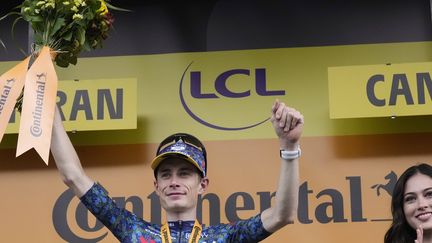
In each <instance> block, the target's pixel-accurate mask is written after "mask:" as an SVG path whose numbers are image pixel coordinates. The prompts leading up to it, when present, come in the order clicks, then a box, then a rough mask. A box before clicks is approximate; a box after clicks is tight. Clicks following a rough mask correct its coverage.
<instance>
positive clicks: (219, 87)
mask: <svg viewBox="0 0 432 243" xmlns="http://www.w3.org/2000/svg"><path fill="white" fill-rule="evenodd" d="M250 73H251V71H250V70H248V69H232V70H228V71H225V72H223V73H221V74H219V76H217V77H216V79H215V81H214V84H215V90H216V93H217V94H219V95H221V96H224V97H228V98H244V97H248V96H250V95H251V91H250V90H248V89H245V90H244V91H241V92H238V91H237V92H235V91H233V90H230V89H229V88H228V86H227V83H228V81H229V79H230V78H231V77H233V76H234V75H237V76H238V75H242V76H247V77H250V75H251V74H250ZM190 80H191V82H190V89H191V96H192V97H194V98H197V99H214V98H219V96H218V95H217V94H216V93H203V92H202V89H201V72H199V71H193V72H190ZM255 91H256V93H257V94H258V95H260V96H279V95H280V96H282V95H285V90H267V78H266V70H265V68H256V69H255Z"/></svg>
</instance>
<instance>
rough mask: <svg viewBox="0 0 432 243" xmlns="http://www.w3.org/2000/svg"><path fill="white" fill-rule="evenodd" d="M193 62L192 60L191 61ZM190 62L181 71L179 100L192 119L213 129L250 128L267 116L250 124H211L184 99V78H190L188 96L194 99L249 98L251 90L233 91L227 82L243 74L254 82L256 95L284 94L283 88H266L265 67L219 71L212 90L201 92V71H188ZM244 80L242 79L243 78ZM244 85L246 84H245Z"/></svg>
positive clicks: (260, 122) (262, 121)
mask: <svg viewBox="0 0 432 243" xmlns="http://www.w3.org/2000/svg"><path fill="white" fill-rule="evenodd" d="M192 63H193V62H192ZM192 63H190V64H189V65H188V66H187V68H186V69H185V71H184V72H183V75H182V77H181V80H180V87H179V96H180V101H181V103H182V106H183V108H184V109H185V111H186V112H187V113H188V114H189V116H191V117H192V118H193V119H195V120H196V121H197V122H199V123H201V124H203V125H205V126H207V127H211V128H214V129H219V130H231V131H234V130H243V129H248V128H252V127H255V126H258V125H260V124H262V123H264V122H266V121H267V120H268V119H269V118H265V119H264V120H261V121H258V122H256V121H254V122H251V123H252V124H250V125H247V126H242V127H225V126H220V125H217V124H212V123H210V122H207V121H205V120H204V119H203V118H201V117H199V116H198V115H196V114H195V113H194V112H193V111H192V109H191V108H190V106H189V105H188V104H187V103H186V101H185V93H184V91H183V83H184V82H185V80H190V96H191V97H193V98H195V99H215V100H216V99H220V98H230V99H240V98H249V97H250V96H251V90H250V89H247V88H245V89H244V90H242V91H237V92H236V91H233V90H231V89H230V88H229V87H228V85H227V83H228V81H229V80H230V79H231V78H232V77H233V76H237V77H238V76H243V77H244V78H245V79H246V80H248V81H249V82H253V83H254V84H255V92H256V94H257V95H258V96H284V95H285V90H268V89H267V78H266V69H265V68H255V69H231V70H226V71H223V72H221V73H220V74H219V75H218V76H216V77H215V79H214V81H213V82H214V88H215V89H214V92H207V93H204V92H202V82H203V80H202V78H201V76H202V75H201V71H191V72H188V70H189V68H190V66H191V65H192ZM253 74H254V76H255V80H253V77H252V75H253ZM243 80H244V79H243ZM245 86H246V85H245Z"/></svg>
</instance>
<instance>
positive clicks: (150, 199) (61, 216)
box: [53, 176, 368, 242]
mask: <svg viewBox="0 0 432 243" xmlns="http://www.w3.org/2000/svg"><path fill="white" fill-rule="evenodd" d="M345 180H346V182H347V183H348V187H347V188H348V190H349V191H348V192H347V193H342V192H341V191H340V190H338V189H336V188H324V189H323V190H321V191H318V192H317V193H316V194H315V192H314V190H313V189H312V188H310V186H309V183H308V182H307V181H306V182H304V183H302V184H301V185H300V187H299V204H298V205H299V207H298V211H297V219H298V222H299V223H300V224H311V223H314V222H315V221H316V222H317V223H320V224H329V223H346V222H349V221H350V222H366V221H368V218H366V217H365V216H364V215H363V201H362V180H361V177H360V176H348V177H345ZM274 197H275V192H269V191H261V192H256V193H255V196H254V195H252V194H250V193H248V192H234V193H232V194H231V195H229V196H228V198H227V199H226V201H225V202H223V201H221V199H220V197H219V196H218V195H217V194H214V193H208V194H206V195H205V196H202V197H201V196H200V197H199V198H198V205H197V219H198V220H199V221H201V222H203V218H204V217H203V211H207V212H208V213H209V215H205V219H206V220H208V222H210V223H209V225H216V224H220V223H221V220H220V219H221V213H222V212H224V213H225V216H226V218H227V219H228V221H230V222H235V221H238V220H242V219H246V218H249V217H251V216H253V215H255V214H256V213H257V212H256V211H257V209H259V211H260V212H263V211H264V210H266V209H268V208H270V207H271V205H272V204H273V203H274ZM73 198H75V197H74V194H73V192H72V191H71V190H70V189H68V190H66V191H65V192H64V193H62V195H60V197H59V198H58V199H57V201H56V203H55V205H54V209H53V224H54V228H55V229H56V231H57V233H58V234H59V235H60V237H61V238H63V239H64V240H65V241H67V242H98V241H99V240H102V239H103V238H104V237H105V236H106V234H107V229H105V228H104V226H103V225H102V224H101V223H100V222H99V221H97V222H96V224H94V223H93V224H92V225H90V224H89V222H88V220H89V219H88V216H89V215H88V214H89V213H88V211H87V210H86V208H85V207H84V206H83V205H82V204H81V203H79V204H78V206H77V207H76V208H70V204H71V201H72V199H73ZM146 198H147V201H146V202H147V203H148V206H147V207H148V210H149V211H150V222H151V223H154V224H161V211H162V208H161V205H160V201H159V198H158V196H157V194H156V193H155V192H152V193H151V194H149V195H148V196H147V197H146ZM75 200H78V199H76V198H75ZM113 200H114V201H115V202H116V204H117V205H118V206H119V207H122V208H127V209H129V210H130V211H132V212H133V213H134V214H136V215H138V216H139V217H144V209H146V204H145V203H144V201H143V199H141V198H140V197H138V196H130V197H113ZM311 200H316V202H317V203H316V202H314V203H313V205H316V206H314V207H311V205H312V203H311V202H310V201H311ZM345 203H347V204H348V205H349V207H345V206H344V205H345ZM221 206H222V207H224V209H225V210H223V211H222V210H221ZM204 208H205V209H206V210H204ZM69 210H73V211H75V212H74V213H70V212H69V213H68V211H69ZM347 211H348V212H347ZM309 212H314V213H313V214H310V213H309ZM68 215H75V219H68ZM311 215H314V216H315V217H314V218H313V217H312V216H311ZM348 215H350V216H351V217H349V216H348ZM70 220H72V221H73V223H74V224H77V225H78V227H79V230H80V231H81V232H73V231H72V229H71V228H70V226H69V225H70V224H69V221H70ZM91 222H93V221H91ZM89 232H93V233H94V236H93V237H91V238H84V237H83V236H80V235H88V233H89ZM203 234H204V233H203ZM188 237H192V236H190V235H189V236H188Z"/></svg>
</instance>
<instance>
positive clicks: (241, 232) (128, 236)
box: [81, 184, 270, 243]
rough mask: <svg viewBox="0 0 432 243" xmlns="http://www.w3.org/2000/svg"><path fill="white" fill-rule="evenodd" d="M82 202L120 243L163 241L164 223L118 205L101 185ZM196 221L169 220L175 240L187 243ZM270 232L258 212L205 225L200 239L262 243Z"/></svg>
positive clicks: (207, 242) (213, 242)
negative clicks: (235, 220)
mask: <svg viewBox="0 0 432 243" xmlns="http://www.w3.org/2000/svg"><path fill="white" fill-rule="evenodd" d="M81 202H82V203H83V204H84V205H85V206H86V207H87V208H88V209H89V211H90V212H91V213H92V214H93V215H95V217H96V218H97V219H98V220H99V221H101V222H102V223H103V224H104V225H105V226H106V227H107V228H108V229H109V230H110V231H111V232H112V233H113V234H114V236H115V237H117V239H118V240H119V241H120V242H125V243H129V242H138V243H160V242H162V240H161V236H160V228H161V225H158V224H151V223H149V222H146V221H144V220H143V219H141V218H140V217H138V216H137V215H135V214H133V213H132V212H130V211H128V210H126V209H124V208H120V207H118V206H117V205H116V204H115V202H114V201H113V200H112V199H111V197H109V195H108V192H107V191H106V190H105V189H104V188H103V187H102V186H100V185H99V184H94V185H93V186H92V188H90V190H89V191H87V192H86V194H85V195H84V196H82V197H81ZM193 224H194V221H183V222H182V221H176V222H169V224H168V225H169V228H170V232H171V238H172V242H173V243H174V242H178V243H187V242H188V240H189V237H190V235H191V231H192V227H193ZM269 235H270V233H269V232H267V231H266V230H265V229H264V227H263V224H262V221H261V215H260V214H258V215H256V216H254V217H252V218H249V219H247V220H240V221H238V222H235V223H232V224H218V225H213V226H208V227H205V226H204V227H203V230H202V232H201V237H200V240H199V242H201V243H225V242H236V243H241V242H245V243H246V242H259V241H261V240H263V239H265V238H267V237H268V236H269Z"/></svg>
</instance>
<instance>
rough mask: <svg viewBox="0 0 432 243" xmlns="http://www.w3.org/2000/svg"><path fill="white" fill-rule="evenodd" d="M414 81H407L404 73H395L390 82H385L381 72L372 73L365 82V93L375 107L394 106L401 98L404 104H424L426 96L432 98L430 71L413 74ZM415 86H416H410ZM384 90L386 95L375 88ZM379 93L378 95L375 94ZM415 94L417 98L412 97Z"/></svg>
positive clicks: (389, 78)
mask: <svg viewBox="0 0 432 243" xmlns="http://www.w3.org/2000/svg"><path fill="white" fill-rule="evenodd" d="M415 77H416V81H415V82H409V79H408V76H407V74H405V73H396V74H393V75H392V76H391V77H388V80H391V83H389V84H387V83H386V78H387V77H385V76H384V75H383V74H375V75H372V76H371V77H370V78H369V79H368V80H367V82H366V95H367V98H368V101H369V103H370V104H372V105H373V106H376V107H383V106H395V105H396V104H398V100H399V99H402V101H400V102H403V103H404V104H406V105H415V104H418V105H423V104H426V101H427V99H426V98H427V97H428V98H429V100H430V101H431V100H432V79H431V76H430V73H427V72H420V73H416V75H415ZM412 86H416V87H412ZM378 89H380V90H385V92H387V94H388V95H386V94H385V92H384V94H383V92H377V90H378ZM377 93H380V95H377ZM416 95H417V100H416V101H415V100H414V97H415V96H416Z"/></svg>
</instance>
